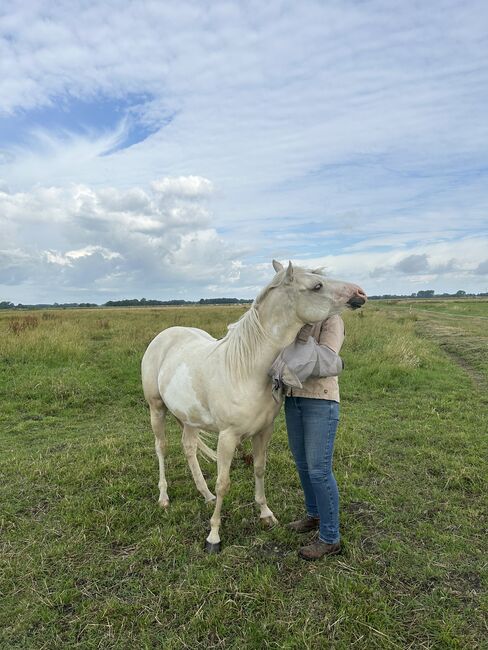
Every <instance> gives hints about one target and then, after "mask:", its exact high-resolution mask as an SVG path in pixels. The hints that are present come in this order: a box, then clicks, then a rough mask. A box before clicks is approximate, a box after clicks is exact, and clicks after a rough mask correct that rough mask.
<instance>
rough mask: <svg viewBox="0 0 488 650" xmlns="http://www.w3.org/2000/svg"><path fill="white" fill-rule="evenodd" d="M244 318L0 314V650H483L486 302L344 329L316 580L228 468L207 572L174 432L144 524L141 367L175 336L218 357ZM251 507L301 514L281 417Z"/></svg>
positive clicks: (395, 305)
mask: <svg viewBox="0 0 488 650" xmlns="http://www.w3.org/2000/svg"><path fill="white" fill-rule="evenodd" d="M243 311H244V308H243V307H242V306H239V307H195V308H187V307H181V308H166V309H156V308H154V309H153V308H145V309H134V310H131V309H110V310H59V311H56V310H51V311H45V312H40V311H38V312H31V313H30V315H32V316H33V317H34V319H35V320H37V323H35V322H34V321H31V323H30V325H25V327H24V326H23V325H22V319H24V318H25V317H26V316H27V315H28V314H27V313H23V312H22V313H19V312H0V400H1V404H2V408H1V412H0V544H1V550H2V553H1V560H0V601H1V607H0V649H2V650H3V648H5V649H9V650H10V649H11V648H12V649H14V648H19V649H23V650H24V649H30V648H36V649H37V648H39V649H40V648H43V649H44V648H45V649H49V650H51V649H53V648H63V649H64V648H81V649H83V650H85V649H92V648H93V649H95V648H101V647H103V648H105V649H108V648H121V649H122V648H134V649H137V650H139V649H145V648H155V649H156V648H158V649H159V648H164V650H173V649H174V650H176V649H180V648H192V650H193V649H199V648H202V649H203V648H205V649H211V648H235V649H237V648H239V649H242V648H256V649H261V648H275V649H278V648H279V649H281V648H289V649H292V648H297V649H301V648H305V649H308V648H310V649H317V650H318V649H320V650H323V649H324V648H333V649H335V648H337V649H344V650H349V649H350V648H361V649H367V650H369V649H375V648H401V649H402V650H403V649H405V648H410V649H412V650H417V649H434V648H435V649H438V648H456V649H457V648H466V649H468V648H469V649H478V648H479V649H481V648H483V647H486V643H485V641H484V640H486V637H487V626H486V615H487V605H488V603H487V600H486V593H487V586H488V585H487V560H486V558H487V557H488V544H487V535H486V530H487V527H488V526H487V524H488V520H487V506H486V488H487V485H486V483H487V482H486V477H487V476H488V467H487V458H488V446H487V435H486V434H487V431H488V391H487V390H486V386H487V380H488V341H487V327H486V322H485V321H486V318H488V301H483V300H469V299H464V300H460V301H457V300H456V301H438V300H435V301H415V302H414V301H404V302H397V301H391V302H383V301H381V302H380V301H378V302H377V303H370V304H369V305H367V307H366V308H365V309H364V311H361V312H356V313H348V314H346V317H345V320H346V332H347V336H346V343H345V346H344V350H343V356H344V359H345V363H346V370H345V372H344V374H343V376H342V378H341V394H342V402H341V409H342V412H341V423H340V428H339V434H338V440H337V448H336V457H335V473H336V476H337V480H338V483H339V486H340V491H341V504H342V506H341V512H342V522H341V526H342V535H343V542H344V552H343V554H342V555H340V556H336V557H334V558H330V559H328V560H326V561H324V562H320V563H315V564H314V563H312V564H308V563H304V562H303V561H301V560H300V559H299V558H298V557H297V553H296V550H297V548H298V546H299V545H300V543H301V542H302V541H303V540H302V538H300V539H297V538H296V537H294V536H293V534H292V533H291V532H289V531H287V530H286V528H285V527H284V526H282V525H280V526H277V527H275V528H274V529H272V530H270V531H263V530H261V529H260V528H259V524H258V511H257V509H256V508H255V507H254V504H253V475H252V466H249V464H248V462H246V460H247V457H246V453H247V452H248V450H247V449H244V450H243V451H241V452H240V453H238V454H236V458H235V460H234V463H233V468H232V473H231V480H232V487H231V490H230V493H229V495H228V496H227V498H226V501H225V504H224V511H223V512H224V518H223V525H222V539H223V551H222V553H221V554H220V555H218V556H207V555H205V553H204V552H203V542H204V539H205V537H206V535H207V532H208V530H207V527H208V519H209V517H210V511H209V510H208V508H207V506H206V505H205V504H204V503H203V500H201V498H200V497H199V495H198V493H197V492H196V489H195V487H194V484H193V482H192V480H191V477H190V472H189V470H188V468H187V466H186V461H185V460H184V456H183V453H182V450H181V445H180V442H179V437H180V434H179V430H178V428H177V426H176V423H175V422H174V421H173V420H170V427H169V429H170V432H169V458H168V467H167V477H168V482H169V495H170V499H171V506H170V508H169V510H168V511H167V512H163V511H161V510H160V509H159V508H158V506H157V495H158V489H157V461H156V457H155V454H154V449H153V440H152V434H151V431H150V426H149V418H148V413H147V409H146V406H145V403H144V400H143V398H142V393H141V388H140V379H139V363H140V359H141V356H142V354H143V351H144V349H145V347H146V345H147V343H148V342H149V341H150V340H151V338H152V337H153V336H154V335H155V334H156V333H157V332H158V331H160V330H161V329H163V328H164V327H168V326H170V325H174V324H179V325H191V326H197V327H202V328H203V329H206V330H207V331H209V332H211V333H212V334H213V335H214V336H217V337H220V336H222V335H223V334H224V333H225V329H226V325H227V323H229V322H232V321H234V320H236V319H237V318H238V317H239V316H240V315H241V314H242V313H243ZM15 320H17V321H18V322H19V323H20V325H18V326H16V325H13V324H12V323H13V321H15ZM15 330H17V331H15ZM203 468H204V472H205V473H206V474H207V475H208V476H209V485H210V486H211V487H212V486H213V483H214V480H215V467H214V466H212V465H211V464H205V463H203ZM267 493H268V501H269V504H270V507H271V508H272V509H273V511H274V512H275V514H276V516H277V517H278V519H279V520H280V522H282V523H284V522H286V521H288V520H290V519H292V518H294V517H296V516H297V515H300V514H301V508H302V504H301V494H300V489H299V483H298V478H297V476H296V473H295V471H294V467H293V463H292V460H291V458H290V454H289V452H288V449H287V443H286V432H285V428H284V423H283V418H282V416H280V417H279V419H278V421H277V424H276V429H275V434H274V437H273V439H272V444H271V448H270V452H269V461H268V469H267Z"/></svg>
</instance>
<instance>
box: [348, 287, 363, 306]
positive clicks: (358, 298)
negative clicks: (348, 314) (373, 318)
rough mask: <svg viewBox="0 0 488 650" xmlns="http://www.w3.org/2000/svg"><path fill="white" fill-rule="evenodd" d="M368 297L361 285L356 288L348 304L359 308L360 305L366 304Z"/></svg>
mask: <svg viewBox="0 0 488 650" xmlns="http://www.w3.org/2000/svg"><path fill="white" fill-rule="evenodd" d="M367 299H368V297H367V296H366V294H365V292H364V291H363V290H362V289H361V287H356V290H355V291H354V293H353V294H352V296H351V297H350V298H349V300H348V301H347V304H348V305H350V306H351V307H352V308H353V309H359V307H362V306H363V305H364V303H365V302H366V300H367Z"/></svg>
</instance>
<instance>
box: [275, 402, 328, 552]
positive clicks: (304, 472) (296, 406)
mask: <svg viewBox="0 0 488 650" xmlns="http://www.w3.org/2000/svg"><path fill="white" fill-rule="evenodd" d="M285 416H286V427H287V429H288V442H289V445H290V449H291V452H292V454H293V457H294V459H295V464H296V466H297V470H298V475H299V476H300V481H301V484H302V487H303V492H304V495H305V507H306V509H307V514H308V516H309V517H319V518H320V530H319V539H320V540H321V541H323V542H327V543H328V544H335V543H336V542H338V541H339V539H340V535H339V491H338V489H337V483H336V480H335V477H334V474H333V472H332V456H333V454H334V440H335V435H336V431H337V425H338V423H339V404H338V402H334V401H333V400H327V399H314V398H310V397H287V398H286V399H285Z"/></svg>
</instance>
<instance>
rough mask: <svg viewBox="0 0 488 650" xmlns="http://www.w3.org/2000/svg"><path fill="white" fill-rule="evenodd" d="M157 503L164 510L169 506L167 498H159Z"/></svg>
mask: <svg viewBox="0 0 488 650" xmlns="http://www.w3.org/2000/svg"><path fill="white" fill-rule="evenodd" d="M158 503H159V505H160V506H161V508H164V509H165V510H166V509H167V508H168V507H169V499H161V501H158Z"/></svg>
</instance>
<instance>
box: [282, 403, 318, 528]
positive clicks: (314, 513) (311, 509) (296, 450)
mask: <svg viewBox="0 0 488 650" xmlns="http://www.w3.org/2000/svg"><path fill="white" fill-rule="evenodd" d="M298 400H299V398H297V397H286V398H285V417H286V429H287V432H288V444H289V445H290V449H291V453H292V454H293V458H294V459H295V465H296V467H297V471H298V476H299V477H300V483H301V484H302V488H303V494H304V496H305V508H306V511H307V515H308V517H313V518H317V517H318V516H319V511H318V509H317V502H316V500H315V491H314V489H313V487H312V483H311V481H310V477H309V473H308V466H307V458H306V455H305V445H304V431H303V424H302V411H301V408H300V407H299V405H298Z"/></svg>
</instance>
